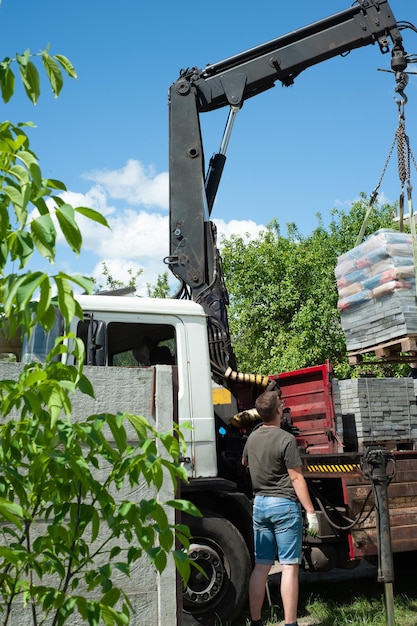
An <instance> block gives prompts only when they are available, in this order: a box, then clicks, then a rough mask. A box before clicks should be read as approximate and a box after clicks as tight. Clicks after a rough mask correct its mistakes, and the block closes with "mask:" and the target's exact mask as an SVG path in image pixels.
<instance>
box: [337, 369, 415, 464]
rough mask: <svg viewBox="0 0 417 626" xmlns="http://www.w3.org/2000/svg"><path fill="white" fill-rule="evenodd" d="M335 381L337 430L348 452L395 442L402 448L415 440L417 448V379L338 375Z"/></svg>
mask: <svg viewBox="0 0 417 626" xmlns="http://www.w3.org/2000/svg"><path fill="white" fill-rule="evenodd" d="M332 384H333V401H334V407H335V414H336V428H337V434H338V436H339V438H340V439H341V440H342V441H343V443H344V445H345V448H344V449H345V450H346V451H347V452H348V451H359V452H363V451H364V449H365V448H366V447H367V446H368V445H370V444H372V443H379V444H383V443H385V444H388V443H392V442H395V443H396V444H400V449H401V444H403V445H404V444H405V443H406V442H407V444H409V443H410V442H413V444H412V448H413V449H417V444H416V442H417V403H416V395H417V381H415V380H414V379H412V378H352V379H349V380H337V379H334V380H333V383H332ZM393 447H395V446H393ZM407 447H408V446H407Z"/></svg>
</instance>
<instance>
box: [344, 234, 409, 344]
mask: <svg viewBox="0 0 417 626" xmlns="http://www.w3.org/2000/svg"><path fill="white" fill-rule="evenodd" d="M335 275H336V280H337V289H338V293H339V301H338V308H339V312H340V319H341V324H342V329H343V332H344V333H345V337H346V345H347V349H348V351H349V352H352V351H355V350H365V349H367V348H369V349H372V347H375V346H378V345H380V344H384V343H387V342H392V341H393V340H395V339H397V338H401V337H406V336H413V335H417V307H416V287H415V268H414V259H413V247H412V238H411V235H410V234H408V233H400V232H398V231H395V230H391V229H386V228H384V229H380V230H378V231H377V232H376V233H374V234H372V235H370V236H369V237H368V238H367V239H366V240H365V241H364V242H363V243H361V244H360V245H359V246H356V247H355V248H353V249H352V250H349V251H348V252H346V253H345V254H343V255H342V256H340V257H339V258H338V261H337V267H336V270H335Z"/></svg>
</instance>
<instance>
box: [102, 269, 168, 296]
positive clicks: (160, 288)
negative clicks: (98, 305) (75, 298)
mask: <svg viewBox="0 0 417 626" xmlns="http://www.w3.org/2000/svg"><path fill="white" fill-rule="evenodd" d="M101 265H102V267H103V276H104V277H105V279H106V284H105V286H104V287H105V289H109V290H110V291H114V290H117V289H124V288H126V287H127V288H131V289H132V290H136V289H137V288H138V280H139V278H140V277H141V276H142V274H143V269H142V268H140V269H139V270H137V271H136V272H135V271H133V269H132V268H129V269H128V271H127V273H128V275H129V278H128V280H127V281H126V280H125V281H123V280H119V279H118V278H115V277H114V276H112V274H111V273H110V270H109V268H108V266H107V263H106V262H104V261H103V263H102V264H101ZM94 283H95V291H102V290H103V285H98V284H97V282H96V281H94ZM146 294H147V296H148V298H168V297H169V295H170V288H169V284H168V272H163V273H162V274H158V278H157V280H156V284H155V285H152V284H151V283H146Z"/></svg>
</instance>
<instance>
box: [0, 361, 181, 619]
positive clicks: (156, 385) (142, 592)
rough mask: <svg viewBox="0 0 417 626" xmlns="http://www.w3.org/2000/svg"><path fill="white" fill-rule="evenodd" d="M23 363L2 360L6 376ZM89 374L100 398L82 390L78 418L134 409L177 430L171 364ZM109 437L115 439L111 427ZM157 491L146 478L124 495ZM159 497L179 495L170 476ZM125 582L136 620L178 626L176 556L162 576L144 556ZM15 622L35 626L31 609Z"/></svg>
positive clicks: (0, 375) (160, 426)
mask: <svg viewBox="0 0 417 626" xmlns="http://www.w3.org/2000/svg"><path fill="white" fill-rule="evenodd" d="M21 367H22V366H21V365H20V364H14V363H13V364H0V379H6V378H7V379H14V378H16V377H17V376H18V374H19V372H20V370H21ZM85 374H86V375H87V377H88V378H89V379H90V381H91V383H92V384H93V387H94V391H95V396H96V397H95V399H92V398H89V397H88V396H85V395H83V394H78V393H77V394H76V396H75V397H74V398H73V418H76V419H80V420H83V419H84V418H86V417H88V416H89V415H92V414H95V413H103V412H106V413H116V412H118V411H120V412H131V413H134V414H136V415H142V416H144V417H146V418H147V419H148V420H149V422H150V423H151V424H152V425H154V426H155V427H156V428H157V430H158V431H166V430H169V429H170V428H171V426H172V419H173V394H172V372H171V368H170V367H168V366H165V365H159V366H157V367H155V368H146V369H141V368H104V367H103V368H99V367H86V368H85ZM12 417H13V416H12ZM108 437H109V439H111V434H110V431H109V434H108ZM129 437H130V439H131V442H132V443H134V442H135V433H134V431H133V429H132V430H131V431H129ZM152 495H154V494H152V493H150V492H149V490H148V488H147V486H146V484H145V483H144V482H141V483H139V484H138V485H137V486H136V487H134V488H133V489H130V488H129V489H126V490H125V491H123V492H122V493H121V494H120V496H119V497H120V498H123V499H126V498H128V499H132V500H140V499H142V498H148V497H151V496H152ZM158 497H159V499H160V500H161V501H165V500H168V499H171V498H173V497H175V494H174V492H173V487H172V484H171V481H170V480H167V481H165V484H164V485H163V487H162V489H161V491H160V493H159V496H158ZM170 515H171V520H170V521H171V522H173V521H174V513H173V512H172V514H171V513H170ZM40 524H42V525H43V524H44V523H43V522H40ZM116 580H117V576H116ZM120 580H121V581H122V582H123V589H124V591H125V592H126V593H127V594H128V595H129V598H130V600H131V602H132V605H133V609H134V611H135V614H134V615H133V616H132V619H131V624H140V626H176V625H177V603H176V570H175V566H174V564H173V561H172V559H171V560H170V561H169V564H168V567H167V568H166V570H165V571H164V572H163V574H162V575H161V576H159V575H158V573H157V572H156V570H155V569H154V568H153V567H152V566H151V565H150V563H149V561H148V559H147V557H142V559H141V560H140V561H138V563H137V564H136V566H135V569H134V570H133V573H132V575H131V577H130V578H129V579H128V578H126V577H123V576H122V574H120ZM9 623H10V626H33V621H32V616H31V611H30V609H29V608H24V607H23V606H21V607H17V609H16V610H15V611H14V612H13V614H12V619H11V621H10V622H9ZM70 623H71V626H78V624H81V621H80V620H77V618H76V617H75V616H73V617H72V618H71V620H70ZM45 626H47V623H46V625H45Z"/></svg>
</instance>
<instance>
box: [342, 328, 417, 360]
mask: <svg viewBox="0 0 417 626" xmlns="http://www.w3.org/2000/svg"><path fill="white" fill-rule="evenodd" d="M367 354H374V355H375V356H376V358H377V359H380V360H381V361H385V362H390V363H416V364H417V335H407V336H404V337H398V338H397V339H393V340H391V341H387V342H385V343H380V344H378V345H376V346H370V347H368V348H363V349H361V350H354V351H352V352H348V359H349V365H359V363H363V359H364V356H366V355H367Z"/></svg>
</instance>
